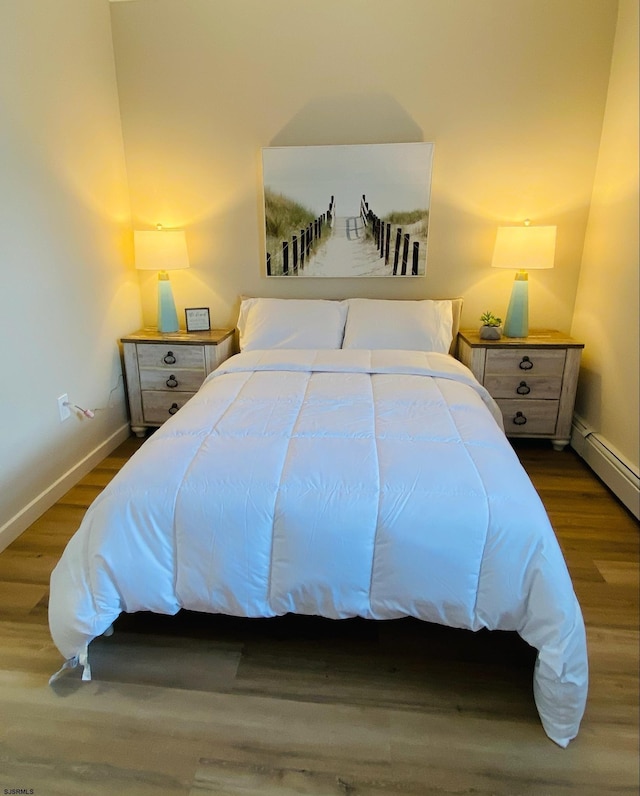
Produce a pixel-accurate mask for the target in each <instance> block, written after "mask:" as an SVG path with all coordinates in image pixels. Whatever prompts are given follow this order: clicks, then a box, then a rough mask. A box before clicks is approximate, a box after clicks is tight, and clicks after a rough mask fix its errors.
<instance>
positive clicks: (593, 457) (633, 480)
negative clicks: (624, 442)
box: [571, 415, 640, 519]
mask: <svg viewBox="0 0 640 796" xmlns="http://www.w3.org/2000/svg"><path fill="white" fill-rule="evenodd" d="M571 447H572V448H573V449H574V450H575V451H576V453H577V454H578V455H579V456H581V457H582V458H583V459H584V461H585V462H586V463H587V464H588V465H589V467H590V468H591V469H592V470H593V471H594V473H595V474H596V475H597V476H598V477H599V478H600V479H601V480H602V481H604V483H605V484H606V485H607V486H608V487H609V489H610V490H611V491H612V492H613V494H614V495H615V496H616V497H617V498H618V499H619V500H620V502H621V503H623V504H624V505H625V506H626V507H627V508H628V509H629V511H630V512H631V513H632V514H633V515H634V517H636V518H637V519H640V473H639V471H638V468H637V467H635V466H634V465H633V464H632V463H631V462H630V461H629V460H628V459H626V458H625V457H624V456H623V455H622V454H621V453H620V452H619V451H617V450H616V449H615V447H614V446H613V445H611V443H610V442H609V441H608V440H607V439H606V438H605V437H603V436H602V435H601V434H598V433H596V432H595V431H594V430H593V429H592V428H590V427H589V425H588V424H587V423H586V422H585V421H584V420H583V418H581V417H580V416H579V415H574V417H573V425H572V427H571Z"/></svg>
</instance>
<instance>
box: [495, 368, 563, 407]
mask: <svg viewBox="0 0 640 796" xmlns="http://www.w3.org/2000/svg"><path fill="white" fill-rule="evenodd" d="M484 386H485V387H486V388H487V390H489V392H490V393H491V395H492V396H493V397H494V398H513V399H514V400H517V399H522V400H526V401H532V400H535V399H536V398H540V399H544V400H557V399H558V397H559V395H560V389H561V387H562V376H529V375H526V374H524V373H521V374H520V375H518V376H513V375H502V374H500V375H496V374H493V373H491V374H488V375H487V376H485V380H484Z"/></svg>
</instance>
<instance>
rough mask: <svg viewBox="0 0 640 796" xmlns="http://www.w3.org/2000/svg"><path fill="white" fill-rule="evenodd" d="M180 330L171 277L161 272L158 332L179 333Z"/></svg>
mask: <svg viewBox="0 0 640 796" xmlns="http://www.w3.org/2000/svg"><path fill="white" fill-rule="evenodd" d="M179 328H180V327H179V326H178V313H177V312H176V305H175V302H174V300H173V291H172V290H171V282H170V281H169V275H168V274H167V272H166V271H160V273H159V274H158V331H159V332H177V331H178V329H179Z"/></svg>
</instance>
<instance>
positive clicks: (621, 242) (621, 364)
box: [573, 0, 640, 472]
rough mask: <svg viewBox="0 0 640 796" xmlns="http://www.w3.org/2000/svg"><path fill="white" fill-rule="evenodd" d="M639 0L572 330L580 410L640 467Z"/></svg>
mask: <svg viewBox="0 0 640 796" xmlns="http://www.w3.org/2000/svg"><path fill="white" fill-rule="evenodd" d="M638 214H639V207H638V2H637V0H621V2H620V11H619V18H618V26H617V33H616V38H615V49H614V53H613V60H612V65H611V80H610V84H609V94H608V99H607V106H606V114H605V119H604V126H603V129H602V143H601V147H600V156H599V160H598V168H597V173H596V180H595V185H594V191H593V200H592V205H591V213H590V215H589V224H588V227H587V235H586V239H585V247H584V257H583V259H582V268H581V270H580V280H579V286H578V294H577V300H576V311H575V316H574V321H573V333H574V335H576V336H578V337H580V338H581V339H583V340H584V341H585V342H586V348H585V351H584V356H583V368H582V373H581V377H580V388H579V393H578V400H577V404H576V409H577V411H578V412H579V414H580V415H581V416H582V417H583V418H584V419H585V421H586V423H587V425H588V426H589V427H590V428H592V429H593V430H594V431H595V432H596V433H598V434H600V435H601V436H602V437H603V438H604V439H605V440H606V441H607V442H608V443H609V444H608V447H610V448H613V449H614V450H617V451H619V452H620V453H621V454H622V456H624V457H625V458H626V459H627V460H628V462H630V463H631V464H632V465H633V466H634V467H635V470H636V472H637V471H638V464H639V462H638V458H639V451H638V443H639V431H638V417H639V415H640V409H639V401H638V363H639V360H640V354H639V351H638V295H639V287H638V247H639V241H638Z"/></svg>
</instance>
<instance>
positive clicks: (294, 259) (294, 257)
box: [291, 235, 298, 274]
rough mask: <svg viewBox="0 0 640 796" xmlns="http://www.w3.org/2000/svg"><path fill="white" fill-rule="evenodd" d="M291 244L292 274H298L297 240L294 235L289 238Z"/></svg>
mask: <svg viewBox="0 0 640 796" xmlns="http://www.w3.org/2000/svg"><path fill="white" fill-rule="evenodd" d="M291 243H292V244H293V273H294V274H296V273H298V238H297V236H296V235H294V236H293V237H292V238H291Z"/></svg>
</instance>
